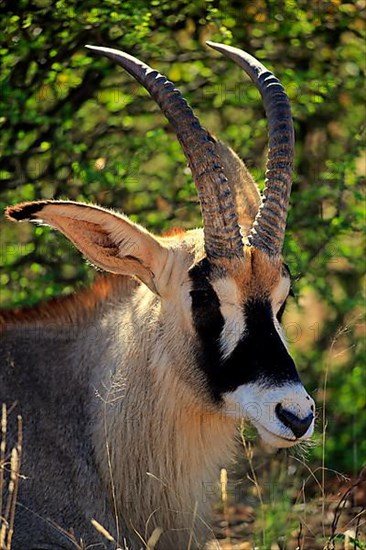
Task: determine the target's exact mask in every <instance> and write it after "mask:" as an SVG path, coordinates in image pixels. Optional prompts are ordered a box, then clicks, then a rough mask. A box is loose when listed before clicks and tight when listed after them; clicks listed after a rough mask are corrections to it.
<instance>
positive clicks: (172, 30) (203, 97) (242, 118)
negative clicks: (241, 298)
mask: <svg viewBox="0 0 366 550" xmlns="http://www.w3.org/2000/svg"><path fill="white" fill-rule="evenodd" d="M365 8H366V6H365V1H364V0H358V1H354V2H352V3H351V2H350V3H347V2H342V1H340V0H332V1H321V0H319V1H315V2H308V1H304V0H300V1H296V2H295V1H294V0H284V1H280V2H279V1H277V0H269V1H267V2H264V1H263V0H251V1H247V0H244V1H240V2H237V1H234V0H223V1H221V2H213V1H204V2H203V1H197V0H193V1H189V2H188V1H185V0H170V1H169V2H167V1H164V0H163V1H161V0H159V1H158V0H152V1H150V2H147V1H145V0H133V1H132V0H131V1H125V2H120V0H104V1H103V2H100V1H99V2H96V1H95V0H90V1H88V2H78V1H76V0H74V1H73V0H67V1H65V0H58V1H56V2H55V1H51V0H33V1H28V0H19V1H18V2H8V3H5V4H3V5H2V8H1V9H2V17H1V19H0V26H1V37H2V38H1V40H2V42H1V55H2V61H3V67H2V73H1V91H2V94H1V104H0V105H1V107H0V108H1V111H0V124H1V143H2V157H1V161H0V203H1V204H0V206H1V208H3V207H5V206H6V205H8V204H13V203H16V202H20V201H28V200H34V199H47V198H53V197H55V198H69V199H73V200H81V201H93V202H97V203H99V204H102V205H104V206H107V207H108V206H113V207H115V208H120V209H122V210H123V211H124V212H126V213H127V214H128V215H130V216H131V218H132V219H133V220H137V221H139V222H141V223H142V224H144V225H145V226H146V227H148V228H149V229H150V230H153V231H155V232H160V231H162V230H165V229H167V228H171V227H172V226H181V227H182V226H183V227H186V228H190V227H194V226H195V225H198V224H200V214H199V206H198V203H197V199H196V193H195V188H194V185H193V183H192V180H191V176H190V174H189V171H188V170H187V169H186V168H185V166H186V165H185V160H184V157H183V154H182V152H181V150H180V148H179V145H178V143H177V141H176V139H175V136H174V135H173V133H172V130H171V128H170V127H169V125H168V123H167V122H166V120H165V119H164V118H163V117H162V115H161V114H160V112H159V110H158V108H157V106H156V105H155V104H154V103H153V102H152V100H151V99H150V98H148V96H147V94H146V92H145V91H144V90H143V89H142V88H141V87H140V86H139V85H138V84H137V83H136V82H135V81H133V80H132V79H131V78H130V77H129V76H128V75H127V74H125V73H124V72H123V71H122V70H121V69H119V68H116V67H115V66H113V64H112V63H111V62H109V61H108V60H105V59H102V58H99V57H95V56H93V54H92V53H90V52H88V51H87V50H85V49H84V47H83V46H84V45H85V44H86V43H90V44H101V45H109V46H111V47H116V48H120V49H124V50H127V51H128V52H130V53H132V54H134V55H136V56H138V57H140V58H141V59H143V60H145V61H147V62H148V63H150V64H151V65H153V66H154V67H156V68H158V69H159V70H161V72H163V73H165V74H166V75H167V76H168V77H169V78H170V79H172V80H173V81H174V82H176V83H177V85H179V87H180V88H181V90H182V91H183V92H184V94H185V96H186V97H187V99H188V101H189V102H190V104H191V105H192V106H194V108H195V111H196V113H197V114H198V116H200V118H201V121H202V123H203V124H204V125H206V126H207V127H209V128H210V130H211V131H212V132H214V133H215V134H216V135H219V136H220V137H221V138H222V139H224V140H226V142H227V143H229V144H230V145H231V146H233V148H234V149H236V150H237V151H238V152H239V153H240V155H241V156H242V158H244V159H245V161H246V163H247V165H248V167H249V168H250V170H251V171H252V173H253V175H254V176H255V178H256V179H257V181H258V182H259V184H260V185H262V183H263V172H264V170H263V169H264V164H265V154H266V143H267V137H266V120H265V117H264V112H263V106H262V103H261V100H260V98H259V94H258V92H257V91H256V90H255V88H254V87H253V85H252V84H251V83H250V82H249V80H248V79H247V78H246V77H244V76H243V75H242V74H241V72H240V71H239V69H238V68H237V67H236V66H234V65H233V64H232V63H230V62H229V61H227V60H224V59H223V58H220V57H219V56H217V55H216V54H214V53H213V52H212V51H209V49H208V48H207V47H206V46H205V41H206V40H208V39H210V40H216V41H221V42H226V43H229V44H233V45H236V46H239V47H241V48H243V49H245V50H247V51H249V52H251V53H253V54H254V55H256V56H257V57H258V58H259V59H260V60H262V61H263V62H264V63H265V64H266V65H267V66H268V67H269V68H271V69H272V70H274V72H275V74H276V75H277V76H278V77H279V78H280V79H281V80H282V82H283V84H284V86H285V88H286V90H287V91H288V94H289V96H290V99H291V102H292V109H293V116H294V121H295V128H296V136H297V148H296V175H295V180H294V186H293V195H292V209H291V211H290V215H289V224H288V233H287V240H286V247H285V248H286V250H285V252H286V260H287V263H288V264H289V266H290V269H291V271H292V273H293V275H294V278H295V291H296V294H297V299H296V303H294V304H293V305H292V306H290V308H289V311H288V313H287V315H286V317H285V331H286V332H287V335H288V336H289V337H290V338H289V339H290V342H291V347H292V349H293V352H294V354H295V356H296V359H297V362H298V365H299V368H300V370H301V372H302V377H303V379H304V381H305V383H306V384H307V386H308V388H309V390H310V391H312V393H313V394H314V396H315V398H316V400H317V402H318V409H319V412H320V413H319V420H318V433H321V432H322V430H323V428H324V425H323V424H324V422H323V420H324V418H325V419H326V423H327V428H326V434H327V436H326V443H325V448H324V450H325V464H326V465H327V466H328V467H329V468H337V469H342V470H345V471H347V472H350V473H352V472H355V471H356V470H357V469H358V468H359V467H360V465H361V464H362V462H363V461H364V459H365V456H366V441H365V432H366V411H365V409H366V392H365V387H366V377H365V366H364V360H365V349H364V341H365V340H364V334H363V326H364V325H362V321H363V319H362V315H363V313H364V302H363V296H362V282H363V278H364V268H365V258H364V249H363V246H364V241H363V237H362V228H363V222H364V203H363V202H362V187H361V185H362V182H364V178H365V153H364V149H363V147H364V141H363V139H364V132H365V108H364V104H363V93H364V83H365V81H364V72H365V53H366V52H365V46H364V38H365V11H364V10H365ZM0 260H1V271H0V285H1V294H0V300H1V303H0V305H1V306H2V307H3V308H7V307H12V306H30V305H32V304H35V303H37V302H38V301H40V300H41V299H44V298H49V297H52V296H56V295H59V294H67V293H70V292H71V291H72V290H73V289H75V288H78V287H80V286H81V285H85V284H86V283H89V282H90V281H91V280H92V278H93V277H94V272H93V270H92V269H90V268H89V267H88V266H87V265H86V264H85V262H84V261H83V260H82V258H81V257H80V255H79V254H78V252H76V251H75V250H74V249H73V248H72V246H71V245H70V244H69V243H68V242H67V241H66V240H65V239H64V238H63V237H61V236H60V235H58V234H55V233H53V232H51V231H49V230H48V229H44V228H41V227H38V228H34V227H33V226H32V227H31V226H30V224H24V225H17V226H15V225H14V226H13V225H11V224H9V223H6V222H3V221H2V222H1V248H0ZM362 354H363V355H362ZM362 359H363V363H362ZM326 375H327V385H326V388H325V387H324V380H325V376H326ZM324 389H325V391H324ZM324 403H326V411H325V412H326V414H325V415H324V418H323V411H322V406H323V405H324ZM319 439H320V437H319ZM322 452H323V447H322V445H321V442H320V443H319V445H317V446H316V447H315V448H314V449H313V450H312V451H311V453H312V454H311V457H312V458H313V460H321V458H322Z"/></svg>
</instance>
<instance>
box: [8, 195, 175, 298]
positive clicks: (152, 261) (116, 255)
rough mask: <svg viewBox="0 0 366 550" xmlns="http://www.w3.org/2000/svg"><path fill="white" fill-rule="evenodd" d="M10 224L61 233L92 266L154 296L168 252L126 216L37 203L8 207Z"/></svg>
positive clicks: (95, 208)
mask: <svg viewBox="0 0 366 550" xmlns="http://www.w3.org/2000/svg"><path fill="white" fill-rule="evenodd" d="M5 215H6V216H7V218H8V219H10V220H12V221H32V222H38V223H44V224H46V225H50V226H51V227H54V228H55V229H58V230H59V231H61V232H62V233H63V234H64V235H65V236H66V237H67V238H68V239H70V241H71V242H72V243H74V245H75V246H76V247H77V248H78V249H79V250H80V251H81V252H82V253H83V254H84V256H86V258H88V260H90V261H91V262H92V264H94V265H96V266H98V267H100V268H102V269H104V270H106V271H110V272H112V273H118V274H124V275H134V276H135V277H138V278H139V279H140V280H141V281H143V282H144V283H145V284H146V285H147V286H148V287H149V288H150V289H151V290H152V291H153V292H156V293H158V290H157V286H158V284H157V281H158V278H159V273H160V272H161V270H162V268H163V267H164V265H165V263H166V260H167V255H168V250H167V249H166V248H164V247H163V246H162V245H161V244H160V243H159V242H158V241H157V239H155V238H154V237H153V236H152V235H151V234H150V233H148V232H147V231H146V230H145V229H143V228H142V227H140V226H138V225H137V224H135V223H132V222H131V221H129V219H128V218H127V217H126V216H123V215H121V214H116V213H114V212H111V211H109V210H105V209H104V208H100V207H98V206H92V205H87V204H80V203H77V202H72V201H38V202H28V203H23V204H18V205H15V206H10V207H8V208H7V209H6V211H5Z"/></svg>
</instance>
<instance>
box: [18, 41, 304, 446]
mask: <svg viewBox="0 0 366 550" xmlns="http://www.w3.org/2000/svg"><path fill="white" fill-rule="evenodd" d="M208 45H209V46H211V47H212V48H214V49H215V50H217V51H219V52H221V53H222V54H224V55H225V56H227V57H229V58H230V59H232V60H233V61H234V62H235V63H236V64H238V65H239V66H240V67H241V68H242V69H244V71H245V72H246V73H247V74H248V75H249V76H250V77H251V79H252V80H253V82H254V84H255V85H256V86H257V88H258V90H259V91H260V93H261V95H262V98H263V101H264V106H265V111H266V115H267V118H268V123H269V147H268V160H267V166H266V187H265V190H264V192H263V195H262V197H261V196H260V193H259V191H258V188H257V186H256V184H255V183H254V181H253V179H252V177H251V175H250V174H249V172H248V171H247V169H246V167H245V165H244V164H243V162H242V161H241V160H240V159H239V157H238V156H237V155H236V154H235V153H234V152H233V151H232V150H231V149H230V148H228V147H226V146H225V145H224V144H223V143H221V142H219V141H218V140H216V139H215V138H214V137H213V136H212V135H211V134H210V133H209V132H208V131H207V130H205V129H204V128H203V127H202V126H201V125H200V122H199V120H198V119H197V118H196V116H195V115H194V113H193V111H192V110H191V108H190V107H189V106H188V104H187V102H186V101H185V99H184V98H183V97H182V95H181V93H180V92H179V91H178V90H177V89H176V88H175V86H174V85H173V84H172V83H171V82H170V81H169V80H167V78H166V77H165V76H163V75H161V74H159V73H158V72H157V71H155V70H153V69H152V68H151V67H149V66H148V65H146V64H144V63H142V62H141V61H139V60H138V59H136V58H134V57H132V56H131V55H128V54H126V53H124V52H120V51H118V50H114V49H110V48H105V47H99V46H98V47H96V46H88V48H90V49H91V50H93V51H95V52H97V53H99V54H102V55H105V56H107V57H108V58H110V59H112V60H113V61H115V62H116V63H117V64H119V65H121V66H122V67H123V68H124V69H126V70H127V71H128V72H129V73H130V74H131V75H132V76H133V77H134V78H135V79H136V80H137V81H138V82H139V83H140V84H142V85H143V86H144V87H145V88H146V89H147V90H148V92H149V93H150V95H151V96H152V98H153V99H154V100H155V101H156V102H157V103H158V105H159V107H160V109H161V110H162V112H163V113H164V114H165V116H166V117H167V118H168V120H169V121H170V123H171V124H172V126H173V128H174V130H175V132H176V135H177V137H178V140H179V142H180V144H181V146H182V148H183V151H184V153H185V156H186V158H187V160H188V163H189V166H190V169H191V172H192V176H193V179H194V182H195V185H196V188H197V192H198V197H199V200H200V204H201V211H202V219H203V231H202V230H192V231H188V232H182V233H181V234H178V235H176V236H174V237H173V236H172V237H156V236H153V235H152V234H151V233H148V232H147V231H146V230H144V229H143V228H141V227H140V226H137V225H136V224H133V223H132V222H131V221H129V220H128V218H126V217H125V216H123V215H120V214H116V213H114V212H111V211H108V210H105V209H103V208H100V207H96V206H92V205H81V204H78V203H74V202H68V201H39V202H34V203H26V204H22V205H17V206H14V207H10V208H9V209H8V210H7V215H8V217H9V218H10V219H13V220H31V221H36V222H37V221H38V222H43V223H46V224H48V225H50V226H52V227H55V228H57V229H59V230H60V231H62V232H63V233H64V234H65V235H66V236H67V237H68V238H69V239H70V240H71V241H72V242H73V243H74V244H75V245H76V246H77V247H78V248H79V249H80V250H81V251H82V252H83V254H84V255H85V256H86V257H87V258H88V259H89V260H90V261H91V262H92V263H94V264H95V265H96V266H99V267H101V268H102V269H105V270H107V271H110V272H114V273H120V274H128V275H133V276H135V277H137V278H139V279H140V280H141V281H142V282H143V283H144V285H145V286H143V287H142V288H144V289H145V290H144V291H146V292H148V293H149V294H151V296H152V297H153V298H152V300H153V301H154V303H155V304H156V303H158V304H159V316H160V321H159V322H160V323H161V326H162V327H163V328H162V342H163V344H164V346H165V348H166V353H167V354H168V355H169V357H170V368H172V369H177V375H178V376H179V377H181V378H182V380H184V381H185V382H186V383H187V384H188V385H189V386H190V387H191V391H192V392H194V393H195V395H196V396H197V398H199V399H201V400H202V401H203V402H205V403H207V404H209V406H211V407H214V408H215V409H216V410H220V411H222V414H224V415H228V416H231V415H237V414H238V413H239V414H240V415H241V416H243V417H245V418H249V419H250V420H251V421H252V423H253V424H254V425H255V426H256V428H257V429H258V432H259V433H260V435H261V436H262V438H263V440H264V441H265V442H266V443H268V444H270V445H273V446H275V447H290V446H292V445H294V444H296V443H297V442H298V441H301V440H303V439H306V438H308V437H310V436H311V434H312V432H313V426H314V414H315V412H314V402H313V400H312V399H311V398H310V396H309V395H308V394H307V392H306V391H305V389H304V387H303V385H302V384H301V381H300V379H299V376H298V373H297V371H296V367H295V364H294V361H293V359H292V358H291V356H290V354H289V352H288V349H287V346H286V343H285V340H284V337H283V334H282V331H281V316H282V313H283V311H284V308H285V304H286V300H287V298H288V295H289V293H290V275H289V271H288V269H287V267H286V265H285V264H284V263H283V259H282V254H281V251H282V246H283V241H284V234H285V226H286V217H287V210H288V205H289V196H290V190H291V183H292V168H293V157H294V130H293V123H292V117H291V110H290V105H289V100H288V97H287V95H286V93H285V91H284V89H283V87H282V85H281V84H280V82H279V80H278V79H277V78H276V77H275V76H274V75H273V74H272V73H271V72H270V71H268V70H267V69H266V68H265V67H264V66H263V65H262V64H261V63H259V62H258V61H257V60H256V59H255V58H254V57H252V56H251V55H249V54H247V53H245V52H243V51H241V50H239V49H237V48H233V47H230V46H226V45H222V44H216V43H212V42H208ZM146 286H147V287H148V288H149V289H150V290H146ZM150 303H153V302H150ZM164 330H165V333H164ZM167 332H169V333H170V334H171V336H167V334H166V333H167ZM182 358H184V362H185V365H186V371H185V370H184V368H182V366H181V363H182ZM179 365H180V366H179ZM178 366H179V367H178ZM188 371H189V375H188Z"/></svg>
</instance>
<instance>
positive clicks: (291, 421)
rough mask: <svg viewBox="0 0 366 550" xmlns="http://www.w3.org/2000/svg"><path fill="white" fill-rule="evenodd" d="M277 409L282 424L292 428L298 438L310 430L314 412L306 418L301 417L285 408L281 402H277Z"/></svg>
mask: <svg viewBox="0 0 366 550" xmlns="http://www.w3.org/2000/svg"><path fill="white" fill-rule="evenodd" d="M275 411H276V415H277V417H278V419H279V420H280V421H281V422H282V424H284V425H285V426H286V427H287V428H290V430H291V431H292V432H293V434H294V436H295V437H297V438H299V437H302V436H303V435H304V434H305V433H306V432H307V431H308V429H309V427H310V425H311V423H312V421H313V419H314V415H313V413H312V412H311V413H310V414H308V416H306V417H305V418H299V417H298V416H296V415H295V414H294V413H292V412H291V411H288V410H286V409H284V408H283V407H282V405H281V403H277V405H276V408H275Z"/></svg>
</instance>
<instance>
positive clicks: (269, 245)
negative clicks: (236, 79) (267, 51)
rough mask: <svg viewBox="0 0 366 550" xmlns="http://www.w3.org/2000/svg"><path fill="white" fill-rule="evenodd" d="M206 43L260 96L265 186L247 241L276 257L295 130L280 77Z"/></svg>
mask: <svg viewBox="0 0 366 550" xmlns="http://www.w3.org/2000/svg"><path fill="white" fill-rule="evenodd" d="M207 45H208V46H210V47H211V48H213V49H214V50H217V51H218V52H220V53H222V54H223V55H225V56H226V57H229V58H230V59H232V60H233V61H234V62H235V63H236V64H237V65H239V67H241V68H242V69H244V71H245V72H246V73H247V74H248V75H249V76H250V78H251V79H252V80H253V82H254V84H255V85H256V87H257V88H258V90H259V91H260V93H261V96H262V98H263V102H264V108H265V111H266V115H267V119H268V126H269V146H268V158H267V164H266V188H265V190H264V192H263V196H262V204H261V206H260V208H259V210H258V213H257V216H256V218H255V221H254V224H253V227H252V229H251V231H250V234H249V237H248V241H249V244H250V245H252V246H254V247H256V248H260V249H261V250H263V251H265V252H266V253H267V254H268V255H269V256H275V257H276V256H278V255H280V254H281V251H282V246H283V241H284V237H285V229H286V218H287V210H288V205H289V198H290V192H291V184H292V170H293V159H294V150H295V134H294V128H293V122H292V116H291V108H290V102H289V99H288V97H287V94H286V92H285V90H284V89H283V86H282V84H281V83H280V81H279V80H278V79H277V78H276V77H275V76H274V75H273V73H271V72H270V71H269V70H268V69H266V67H265V66H264V65H262V63H260V62H259V61H257V59H255V58H254V57H253V56H251V55H249V54H248V53H246V52H244V51H242V50H240V49H238V48H233V47H232V46H226V45H224V44H217V43H216V42H207Z"/></svg>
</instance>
